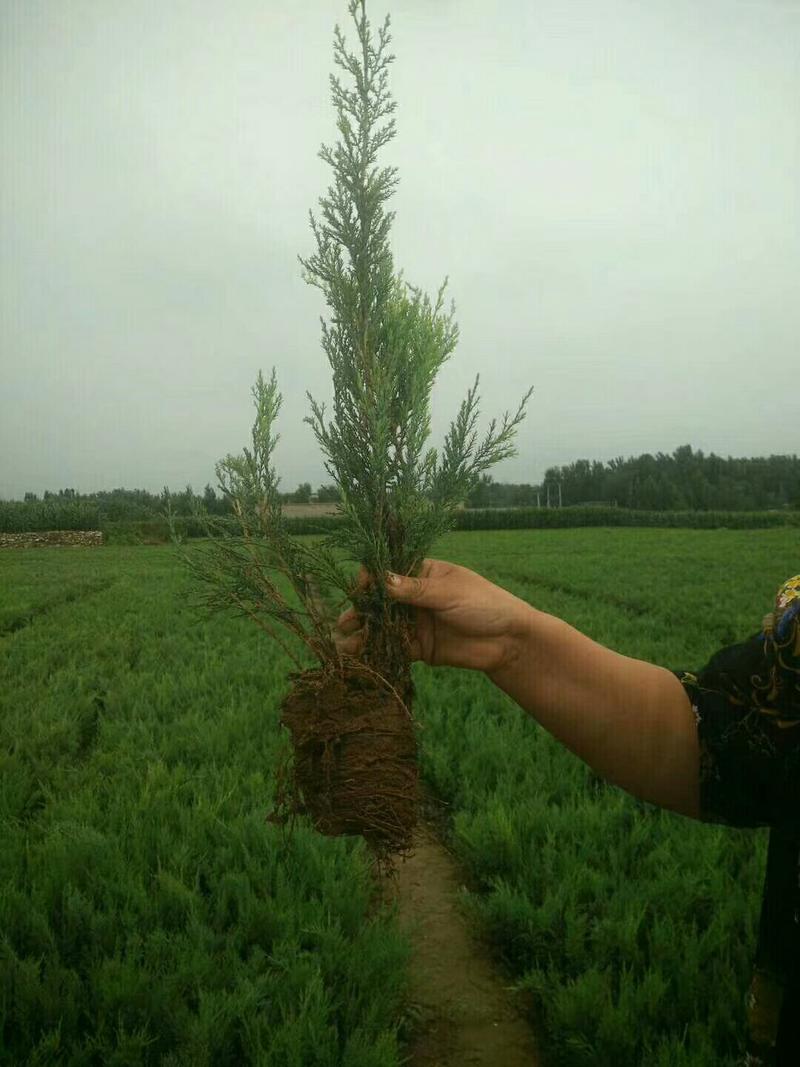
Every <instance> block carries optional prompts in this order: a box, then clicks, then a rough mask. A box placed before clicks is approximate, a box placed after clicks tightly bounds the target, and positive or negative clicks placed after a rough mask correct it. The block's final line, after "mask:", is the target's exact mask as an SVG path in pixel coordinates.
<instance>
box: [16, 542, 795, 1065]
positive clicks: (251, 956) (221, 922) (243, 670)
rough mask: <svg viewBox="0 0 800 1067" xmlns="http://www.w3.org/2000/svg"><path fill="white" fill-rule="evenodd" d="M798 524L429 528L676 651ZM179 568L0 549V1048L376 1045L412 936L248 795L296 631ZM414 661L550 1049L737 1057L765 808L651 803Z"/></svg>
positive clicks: (326, 1057) (513, 975) (149, 1052)
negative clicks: (722, 817)
mask: <svg viewBox="0 0 800 1067" xmlns="http://www.w3.org/2000/svg"><path fill="white" fill-rule="evenodd" d="M797 549H798V544H797V531H796V530H792V529H774V530H752V531H732V530H729V531H702V530H659V529H615V530H610V529H602V528H601V529H574V530H530V531H498V532H492V533H457V534H455V533H454V534H451V535H448V537H446V538H444V539H443V540H442V541H441V543H440V544H439V545H438V546H437V548H436V551H435V553H434V554H436V555H438V556H439V557H441V558H446V559H452V560H454V561H456V562H460V563H463V564H465V565H466V566H470V567H473V568H474V569H476V570H478V571H480V573H482V574H484V575H485V576H486V577H488V578H490V579H491V580H493V581H496V582H498V583H499V584H502V585H504V586H505V587H507V588H509V589H511V591H512V592H514V593H515V594H516V595H518V596H521V597H523V598H524V599H527V600H529V601H530V602H531V603H533V604H535V605H536V606H537V607H538V608H540V609H542V610H544V611H548V612H552V613H554V614H557V615H559V616H560V617H562V618H564V619H566V621H567V622H570V623H571V624H572V625H574V626H576V627H578V628H579V629H580V630H582V631H583V632H585V633H587V634H588V635H589V636H591V637H593V638H594V639H595V640H598V641H600V642H602V643H604V644H607V645H609V646H610V647H613V648H615V649H616V650H617V651H619V652H622V653H624V654H626V655H631V656H636V657H638V658H643V659H649V660H651V661H652V662H656V663H659V664H662V665H664V666H668V667H672V668H676V669H677V668H686V669H692V668H695V667H699V666H700V665H702V663H704V662H705V660H706V659H707V658H708V656H709V655H710V654H711V653H712V652H714V651H715V650H716V649H717V648H718V647H719V646H720V645H721V644H727V643H730V642H732V641H735V640H738V639H740V638H743V637H746V636H748V635H749V634H751V633H754V632H756V631H757V630H758V629H759V627H760V621H761V617H762V616H763V614H764V613H765V612H766V611H768V610H770V608H771V605H772V600H773V598H774V594H775V590H776V588H777V586H778V585H779V584H780V582H781V581H783V579H785V578H786V577H788V576H789V575H791V574H795V573H797V572H798V570H800V562H798V560H800V555H799V554H798V551H797ZM188 591H189V586H188V585H187V579H186V577H185V575H184V574H183V572H182V570H181V569H180V567H179V565H178V564H177V562H176V560H175V558H174V556H173V552H172V549H171V547H170V546H163V547H162V546H155V547H125V546H107V547H105V548H102V549H73V548H42V549H29V550H18V551H12V550H7V551H6V552H4V553H0V677H2V679H3V686H2V689H1V690H0V849H1V850H2V853H1V854H2V855H3V857H4V863H3V868H2V874H0V1063H3V1064H6V1063H8V1064H12V1063H13V1064H18V1063H32V1064H49V1063H53V1062H57V1063H63V1064H75V1065H78V1064H81V1065H83V1064H129V1063H130V1064H139V1063H143V1064H145V1063H146V1064H150V1063H152V1064H156V1063H157V1064H167V1065H177V1064H183V1063H186V1064H189V1063H191V1064H193V1065H194V1064H204V1063H205V1064H214V1065H216V1064H227V1063H230V1064H234V1063H236V1064H241V1063H254V1064H265V1065H272V1064H275V1065H276V1067H278V1065H281V1067H283V1065H290V1067H291V1065H297V1067H300V1065H303V1067H305V1065H310V1067H315V1065H326V1067H328V1065H331V1067H332V1065H334V1064H336V1065H339V1064H342V1065H347V1067H390V1065H391V1067H394V1065H397V1064H399V1063H400V1062H401V1060H402V1047H401V1042H400V1040H399V1036H398V1035H399V1033H401V1032H402V1028H403V1026H404V1025H405V1022H404V1013H406V1014H407V1011H408V1004H407V1000H406V974H407V968H406V963H407V959H408V953H409V946H408V945H407V944H406V943H405V941H404V940H403V938H402V937H401V936H400V934H399V932H398V929H397V927H396V925H395V921H394V917H393V916H392V915H391V914H389V913H385V912H375V911H374V910H373V909H372V907H371V896H370V893H371V887H370V881H369V865H368V861H367V856H366V853H365V850H364V849H363V847H362V846H361V844H360V842H358V841H353V840H350V839H333V840H331V839H325V838H322V837H320V836H319V835H317V834H314V833H313V832H312V831H311V830H310V829H309V828H308V826H306V825H303V824H302V823H301V824H299V826H298V828H297V829H296V830H295V833H294V835H293V836H292V837H291V838H290V839H289V840H288V841H287V840H284V838H283V837H282V835H281V834H280V832H279V831H278V830H277V829H276V828H275V827H274V826H272V825H271V824H269V823H267V822H266V821H265V814H266V812H267V810H268V808H269V805H270V797H271V789H272V772H271V768H272V767H273V766H274V764H275V762H276V759H277V755H278V753H279V751H280V750H281V746H282V744H284V741H283V739H282V738H281V736H280V731H279V729H278V707H279V703H280V699H281V697H282V695H283V693H284V692H285V691H286V687H287V681H286V671H287V668H288V667H289V662H288V659H287V657H286V656H285V655H284V654H283V653H281V652H280V650H279V649H276V648H275V647H273V646H271V645H270V644H269V642H268V641H267V639H266V638H265V636H264V635H263V633H261V631H259V630H258V628H257V627H255V626H254V625H253V624H252V623H251V622H250V621H248V620H246V619H241V618H237V617H234V616H232V615H231V616H222V615H217V616H213V617H211V618H206V617H205V616H204V615H203V614H202V613H199V612H198V611H197V610H196V609H194V608H192V607H191V606H190V604H189V603H187V593H188ZM414 673H415V681H416V684H417V703H416V714H417V715H418V717H419V719H420V720H421V724H422V727H423V729H422V732H421V741H422V748H421V761H422V768H423V773H424V775H425V777H426V779H427V780H428V782H429V784H430V785H431V786H432V787H433V788H434V789H435V790H436V792H438V794H439V795H440V796H441V797H442V798H443V799H444V800H445V801H446V803H447V804H448V806H449V810H450V812H451V816H452V818H451V830H450V843H451V846H452V848H453V850H454V851H455V852H456V854H457V855H458V856H459V857H460V859H461V860H462V861H463V863H464V865H465V867H466V870H467V871H468V882H469V887H468V888H467V889H465V890H464V891H463V894H462V899H463V905H464V908H465V910H466V911H467V913H468V914H469V915H470V917H471V919H472V921H473V922H474V923H475V926H476V929H478V930H479V931H480V932H481V933H482V936H483V937H485V938H486V940H487V942H488V943H489V944H490V945H491V946H492V949H493V951H494V952H495V954H496V957H497V959H498V961H499V962H500V964H501V965H502V967H503V968H504V969H505V971H506V974H507V976H508V980H509V983H514V984H516V985H517V987H518V988H520V989H524V990H527V991H529V992H530V993H531V994H532V995H533V998H534V1001H535V1004H536V1020H537V1025H538V1028H539V1032H540V1035H541V1037H542V1039H543V1041H544V1043H545V1046H546V1059H545V1063H547V1064H569V1065H572V1064H575V1065H578V1064H593V1065H597V1064H609V1065H610V1064H621V1063H624V1064H626V1065H628V1064H637V1063H641V1064H648V1067H649V1065H655V1067H667V1065H670V1067H672V1065H676V1067H677V1065H681V1067H683V1065H698V1067H699V1065H709V1067H710V1065H711V1064H714V1065H720V1064H722V1065H725V1064H733V1063H734V1062H735V1058H736V1056H737V1055H740V1054H741V1048H742V1045H743V1041H744V1018H745V1012H744V995H745V991H746V988H747V985H748V983H749V978H750V968H751V964H752V955H753V951H754V948H755V937H756V924H757V919H758V912H759V907H760V898H761V888H762V879H763V866H764V857H765V852H766V837H767V831H766V830H736V829H732V828H729V827H722V826H716V825H710V824H709V825H704V824H701V823H697V822H692V821H691V820H687V819H683V818H682V817H681V816H678V815H675V814H673V813H670V812H666V811H661V810H659V809H656V808H653V807H651V806H649V805H646V804H643V803H640V802H638V801H636V800H635V799H634V798H632V797H630V796H628V795H627V794H625V793H623V792H622V791H621V790H618V789H616V788H614V787H611V786H607V785H605V784H604V783H602V782H600V781H599V780H598V779H596V778H595V777H594V776H593V775H592V773H591V771H590V770H589V769H588V768H587V767H586V766H585V765H584V764H583V763H582V762H581V761H580V760H578V759H577V758H576V757H574V756H573V755H572V754H571V753H569V752H568V751H567V750H565V749H564V748H563V747H562V746H560V745H559V744H558V743H557V742H556V741H555V740H554V739H553V738H551V737H550V736H549V735H548V734H547V733H546V731H544V730H543V729H542V728H541V727H539V726H538V725H537V724H536V722H535V721H534V720H533V719H531V718H530V717H528V716H526V715H525V714H524V713H523V712H521V710H520V709H519V708H518V707H517V706H516V705H515V704H513V702H512V701H510V700H509V699H508V698H507V697H506V696H505V695H504V694H503V693H501V692H500V691H499V690H497V689H495V688H494V687H493V686H492V685H491V683H490V682H489V681H488V679H486V678H485V677H484V676H482V675H477V674H473V673H472V672H467V671H458V670H453V669H448V668H439V669H436V670H431V669H429V668H427V667H425V666H424V665H421V664H416V665H415V667H414Z"/></svg>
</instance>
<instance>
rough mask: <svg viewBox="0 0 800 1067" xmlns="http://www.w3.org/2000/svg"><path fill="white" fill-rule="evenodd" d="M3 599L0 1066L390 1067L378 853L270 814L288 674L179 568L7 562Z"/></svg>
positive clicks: (395, 945)
mask: <svg viewBox="0 0 800 1067" xmlns="http://www.w3.org/2000/svg"><path fill="white" fill-rule="evenodd" d="M201 550H202V549H201ZM0 589H2V590H3V591H5V590H9V591H11V599H12V601H13V602H14V605H15V608H14V610H15V612H17V613H18V615H17V617H18V618H24V619H25V623H24V625H21V626H18V627H16V628H14V629H13V630H11V629H9V630H7V631H6V632H5V633H4V634H3V636H2V637H0V678H2V683H3V684H2V687H0V855H2V856H3V862H2V865H0V1063H3V1064H14V1065H17V1064H25V1063H30V1064H42V1065H44V1064H48V1065H49V1064H52V1063H60V1064H73V1065H75V1067H78V1065H80V1067H84V1065H91V1064H95V1065H98V1067H100V1065H103V1067H105V1065H108V1064H123V1063H125V1064H138V1063H152V1064H175V1065H177V1064H186V1065H187V1067H188V1065H190V1064H191V1065H192V1067H196V1065H199V1064H207V1065H209V1067H211V1065H212V1064H213V1065H214V1067H217V1065H219V1064H231V1065H234V1064H235V1065H236V1067H239V1065H241V1064H244V1063H254V1064H256V1063H258V1064H274V1065H275V1067H278V1065H293V1067H307V1065H320V1067H322V1065H325V1067H337V1065H339V1064H348V1065H351V1067H397V1064H398V1063H399V1054H398V1042H397V1036H396V1029H397V1023H398V1019H399V1018H400V1014H401V1006H402V996H403V983H404V975H405V961H406V958H407V954H408V946H407V945H406V943H405V942H404V941H403V940H402V939H401V938H400V937H399V936H398V934H397V932H396V930H395V928H394V925H393V924H392V922H391V921H390V920H389V919H388V918H387V917H386V916H382V915H373V914H372V893H373V885H372V881H371V875H370V867H369V864H368V862H367V858H366V857H365V849H364V847H363V843H361V842H359V841H358V840H357V839H355V840H354V839H350V838H339V839H336V840H333V839H327V838H323V837H321V836H320V835H318V834H317V833H315V832H313V831H312V830H311V828H310V827H297V828H295V832H294V833H293V834H292V836H291V839H286V838H285V835H283V834H281V832H280V831H279V830H278V829H277V828H276V827H274V826H272V825H270V824H269V823H267V822H266V821H265V818H264V812H265V799H264V798H265V794H266V793H268V792H269V790H270V789H271V788H272V784H273V783H272V779H271V774H270V767H272V766H273V765H274V763H275V762H276V760H277V758H278V753H279V751H280V749H281V737H280V730H279V727H278V708H279V704H280V700H281V698H282V695H283V694H284V692H285V674H286V663H287V658H286V656H285V655H284V654H283V653H282V652H281V650H280V649H279V648H277V646H268V647H264V644H263V642H260V641H259V640H258V637H259V635H258V633H257V631H255V629H254V628H253V627H251V626H250V625H249V623H248V622H246V621H243V620H239V619H234V618H230V619H222V618H219V617H218V618H210V619H198V617H197V613H196V612H195V611H194V610H193V609H191V608H190V607H188V606H187V603H186V596H187V592H188V590H187V583H186V576H185V575H184V574H183V573H182V572H181V571H180V570H179V569H178V568H176V565H175V559H174V556H173V554H172V551H171V549H170V548H111V547H109V548H103V549H63V548H62V549H51V548H42V549H37V550H21V551H16V552H13V551H10V550H7V551H5V552H4V553H2V554H0ZM48 589H49V597H48V592H47V590H48ZM67 593H69V594H72V595H71V596H69V597H68V598H67V597H65V594H67Z"/></svg>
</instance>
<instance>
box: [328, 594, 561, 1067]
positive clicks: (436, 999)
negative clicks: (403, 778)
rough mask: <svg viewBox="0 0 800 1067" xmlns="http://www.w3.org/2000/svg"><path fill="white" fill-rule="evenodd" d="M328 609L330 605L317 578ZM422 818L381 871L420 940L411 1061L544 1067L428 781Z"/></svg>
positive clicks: (415, 941) (384, 886) (424, 1066)
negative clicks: (463, 903)
mask: <svg viewBox="0 0 800 1067" xmlns="http://www.w3.org/2000/svg"><path fill="white" fill-rule="evenodd" d="M307 577H308V578H309V579H311V577H312V576H311V575H307ZM311 584H312V589H313V590H314V594H315V595H314V599H315V601H316V603H317V607H318V608H319V610H320V611H321V612H322V614H326V613H327V610H328V609H327V606H326V605H325V603H324V600H323V598H322V597H321V596H320V595H319V590H318V589H317V588H316V584H315V583H313V580H312V582H311ZM420 799H421V802H422V803H421V811H425V812H426V814H428V815H429V818H428V819H426V818H424V817H423V818H422V819H421V820H420V823H419V824H418V827H417V830H416V832H415V834H414V839H413V852H412V854H411V855H410V856H408V857H406V858H405V859H396V860H395V863H394V874H392V875H386V874H384V875H382V876H381V875H380V874H378V881H377V888H378V894H377V895H378V897H379V898H382V899H383V900H384V901H394V900H396V901H397V902H398V918H399V920H400V924H401V926H402V927H403V928H404V929H405V930H406V932H407V936H408V937H409V939H410V941H411V943H412V946H413V955H412V959H411V974H410V977H411V1000H412V1003H413V1004H414V1006H415V1007H416V1009H417V1025H416V1027H415V1032H414V1035H413V1037H412V1038H411V1040H410V1041H409V1043H408V1046H407V1047H406V1050H405V1054H406V1057H407V1059H406V1065H407V1067H467V1065H472V1067H542V1064H541V1060H540V1058H539V1055H538V1052H537V1047H536V1042H535V1039H534V1036H533V1030H532V1028H531V1026H530V1024H529V1023H528V1022H526V1021H525V1019H524V1018H523V1016H522V1014H521V1012H520V1008H521V999H520V998H517V999H516V1000H515V999H514V997H513V995H512V994H511V993H510V991H509V990H508V989H507V987H506V982H505V981H504V979H503V976H502V975H501V974H500V973H499V972H498V970H497V968H496V967H495V966H494V964H493V962H492V960H491V957H490V956H489V954H488V952H487V950H486V949H485V948H484V947H483V946H482V945H481V944H480V943H479V942H478V941H477V939H476V938H475V937H474V935H473V934H472V933H471V931H470V929H469V927H468V925H467V921H466V919H465V918H464V917H463V916H462V914H461V912H460V910H459V908H458V902H457V896H458V891H459V889H460V887H461V885H462V882H463V878H462V877H461V875H460V872H459V869H458V864H457V863H456V861H455V859H454V858H453V856H452V855H451V854H450V853H449V852H448V851H447V849H446V848H445V847H444V846H443V845H442V844H441V843H440V841H439V838H438V836H437V833H436V829H435V827H436V823H437V821H438V822H440V821H441V811H440V806H439V805H438V804H437V802H436V801H435V799H434V798H433V797H432V796H431V795H430V794H429V793H428V791H427V790H426V789H425V787H424V786H422V787H421V798H420Z"/></svg>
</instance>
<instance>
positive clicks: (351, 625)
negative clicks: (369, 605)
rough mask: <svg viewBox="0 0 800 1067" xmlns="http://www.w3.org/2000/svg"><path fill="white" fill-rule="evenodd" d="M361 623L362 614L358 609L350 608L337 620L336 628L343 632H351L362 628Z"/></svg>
mask: <svg viewBox="0 0 800 1067" xmlns="http://www.w3.org/2000/svg"><path fill="white" fill-rule="evenodd" d="M361 623H362V619H361V616H360V614H359V613H358V612H357V611H356V609H355V608H348V609H347V611H343V612H342V614H341V615H340V616H339V618H338V619H337V620H336V629H337V630H339V631H340V632H341V633H343V634H351V633H354V632H355V631H356V630H360V629H361Z"/></svg>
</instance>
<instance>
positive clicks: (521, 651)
mask: <svg viewBox="0 0 800 1067" xmlns="http://www.w3.org/2000/svg"><path fill="white" fill-rule="evenodd" d="M489 677H490V678H491V679H492V681H493V682H494V683H495V684H496V685H497V686H499V687H500V689H502V690H503V691H504V692H505V693H507V694H508V695H509V696H510V697H511V698H512V699H513V700H515V701H516V702H517V704H519V705H520V707H522V708H524V710H525V711H527V712H529V713H530V714H531V715H532V716H533V717H534V718H535V719H536V721H537V722H539V723H540V724H541V725H542V726H544V727H545V729H546V730H548V732H549V733H551V734H552V735H553V736H554V737H555V738H557V740H559V741H561V742H562V744H564V745H566V746H567V748H569V749H570V750H571V751H572V752H574V753H575V755H576V756H578V757H580V759H582V760H584V762H585V763H587V764H588V765H589V766H590V767H591V768H592V769H593V770H594V771H595V773H596V774H599V775H600V776H601V777H602V778H605V779H607V780H608V781H609V782H612V783H613V784H614V785H617V786H619V787H620V788H622V789H625V790H626V791H627V792H629V793H632V794H633V795H634V796H637V797H640V798H641V799H642V800H646V801H649V802H650V803H652V804H658V805H659V806H661V807H664V808H669V809H670V810H673V811H677V812H680V814H682V815H687V816H689V817H691V818H699V810H700V798H699V744H698V738H697V726H696V723H695V718H694V713H693V712H692V708H691V704H690V702H689V698H688V696H687V695H686V693H685V692H684V689H683V686H682V685H681V684H680V682H679V681H678V680H677V678H676V677H675V676H674V675H673V674H671V673H670V672H669V671H667V670H665V669H664V668H663V667H657V666H655V665H654V664H652V663H646V662H645V661H643V660H637V659H631V658H630V657H628V656H622V655H620V654H619V653H617V652H613V651H611V650H610V649H608V648H605V647H604V646H603V645H600V644H598V643H597V642H596V641H592V640H591V638H589V637H586V636H585V635H584V634H582V633H580V632H579V631H578V630H576V629H574V628H573V627H572V626H569V625H568V624H567V623H565V622H563V621H562V620H561V619H558V618H556V617H555V616H553V615H548V614H546V613H545V612H541V611H537V610H536V609H535V608H529V609H528V612H526V613H525V615H524V620H522V621H521V624H520V627H519V633H518V636H517V638H516V646H515V653H514V658H513V661H511V662H509V664H508V665H507V666H505V667H503V668H501V669H500V670H498V671H495V672H494V673H492V674H490V675H489Z"/></svg>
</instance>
